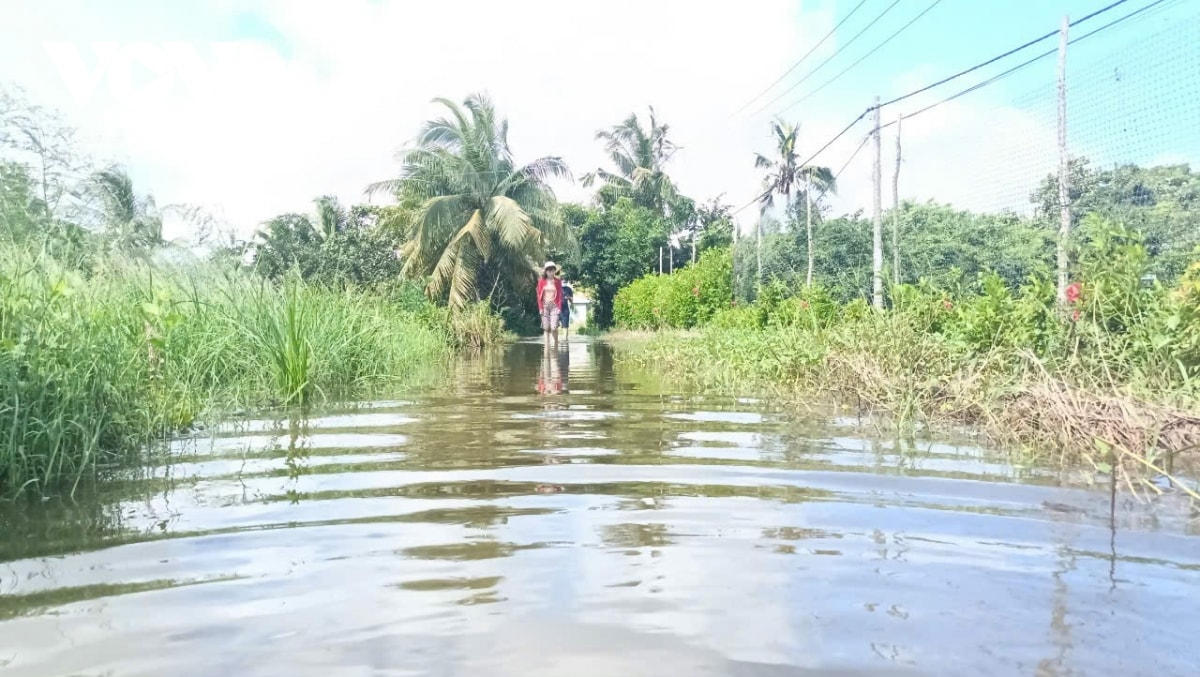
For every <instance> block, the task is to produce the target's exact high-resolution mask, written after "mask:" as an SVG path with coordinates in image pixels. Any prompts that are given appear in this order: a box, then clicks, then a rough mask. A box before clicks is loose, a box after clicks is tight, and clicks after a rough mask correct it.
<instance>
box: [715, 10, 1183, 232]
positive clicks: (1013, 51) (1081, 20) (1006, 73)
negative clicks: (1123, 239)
mask: <svg viewBox="0 0 1200 677" xmlns="http://www.w3.org/2000/svg"><path fill="white" fill-rule="evenodd" d="M1128 1H1129V0H1116V1H1115V2H1111V4H1109V5H1106V6H1104V7H1100V8H1099V10H1096V11H1094V12H1091V13H1090V14H1086V16H1084V17H1081V18H1079V19H1076V20H1074V22H1070V23H1069V24H1068V26H1075V25H1079V24H1082V23H1084V22H1087V20H1088V19H1092V18H1096V17H1098V16H1100V14H1103V13H1105V12H1109V11H1111V10H1114V8H1116V7H1118V6H1121V5H1123V4H1126V2H1128ZM1166 1H1169V0H1154V1H1153V2H1151V4H1150V5H1146V6H1144V7H1141V8H1140V10H1135V11H1133V12H1130V13H1129V14H1126V16H1124V17H1121V18H1118V19H1115V20H1112V22H1109V23H1108V24H1104V25H1103V26H1100V28H1098V29H1096V30H1093V31H1091V32H1087V34H1085V35H1081V36H1079V37H1076V38H1074V40H1072V41H1068V44H1069V43H1073V42H1079V41H1081V40H1086V38H1087V37H1091V36H1092V35H1096V34H1097V32H1100V31H1103V30H1105V29H1109V28H1111V26H1114V25H1116V24H1120V23H1122V22H1124V20H1128V19H1132V18H1134V17H1136V16H1138V14H1141V13H1142V12H1146V11H1147V10H1151V8H1153V7H1156V6H1158V5H1162V4H1163V2H1166ZM889 8H890V7H889ZM881 16H882V14H881ZM1058 32H1060V31H1052V32H1048V34H1046V35H1044V36H1042V37H1039V38H1036V40H1032V41H1030V42H1026V43H1024V44H1021V46H1019V47H1015V48H1013V49H1009V50H1008V52H1004V53H1003V54H1000V55H997V56H992V58H991V59H988V60H986V61H983V62H980V64H977V65H976V66H972V67H970V68H966V70H964V71H960V72H958V73H954V74H953V76H949V77H946V78H942V79H941V80H937V82H936V83H932V84H929V85H925V86H923V88H920V89H917V90H913V91H911V92H907V94H904V95H901V96H898V97H895V98H892V100H889V101H886V102H882V103H878V104H872V106H869V107H868V108H866V109H865V110H863V112H862V113H859V115H858V116H857V118H854V119H853V120H852V121H851V122H850V124H848V125H846V126H845V127H844V128H842V130H841V131H840V132H838V133H836V134H834V136H833V138H830V139H829V140H828V142H826V144H824V145H822V146H821V148H820V149H817V151H816V152H814V154H812V155H811V156H809V158H808V160H805V161H804V162H802V163H800V167H804V166H806V164H809V163H810V162H812V161H814V160H816V158H817V156H820V155H821V154H822V152H824V151H826V150H828V149H829V146H832V145H833V144H834V143H836V142H838V139H840V138H841V137H844V136H845V134H846V132H848V131H850V130H851V128H853V127H854V125H857V124H858V122H860V121H862V120H863V119H864V118H866V115H868V114H870V113H872V112H874V110H875V109H876V108H883V107H884V106H889V104H892V103H896V102H899V101H904V100H906V98H910V97H912V96H916V95H918V94H922V92H924V91H929V90H930V89H932V88H936V86H940V85H942V84H946V83H948V82H952V80H954V79H958V78H960V77H962V76H966V74H968V73H972V72H974V71H978V70H979V68H983V67H985V66H988V65H991V64H995V62H996V61H998V60H1001V59H1003V58H1006V56H1012V55H1013V54H1016V53H1018V52H1021V50H1024V49H1027V48H1030V47H1032V46H1033V44H1037V43H1038V42H1043V41H1045V40H1048V38H1050V37H1054V36H1056V35H1058ZM1056 52H1057V49H1051V50H1049V52H1045V53H1042V54H1038V55H1037V56H1034V58H1032V59H1030V60H1027V61H1025V62H1022V64H1018V65H1016V66H1014V67H1012V68H1009V70H1007V71H1004V72H1002V73H1000V74H997V76H994V77H992V78H989V79H988V80H984V82H982V83H978V84H976V85H973V86H971V88H967V89H966V90H962V91H960V92H958V94H954V95H952V96H949V97H947V98H944V100H942V101H940V102H937V103H935V104H931V106H926V107H925V108H923V109H920V110H918V112H916V113H912V114H908V115H905V118H913V116H916V115H919V114H922V113H925V112H928V110H930V109H932V108H935V107H937V106H941V104H942V103H947V102H949V101H953V100H955V98H958V97H960V96H965V95H967V94H970V92H972V91H976V90H978V89H982V88H984V86H988V85H989V84H992V83H995V82H997V80H1000V79H1002V78H1004V77H1008V76H1010V74H1013V73H1015V72H1018V71H1020V70H1021V68H1025V67H1028V66H1030V65H1032V64H1034V62H1037V61H1038V60H1040V59H1044V58H1046V56H1049V55H1051V54H1054V53H1056ZM894 124H895V122H894V121H893V122H888V124H886V125H881V126H880V128H881V130H882V128H886V127H890V126H892V125H894ZM764 194H766V193H760V194H758V196H756V197H755V198H754V199H752V200H750V202H748V203H746V204H745V205H743V206H742V208H739V209H738V210H737V211H734V212H733V214H738V212H740V211H743V210H745V209H748V208H749V206H750V205H752V204H754V203H756V202H758V200H760V199H762V197H763V196H764Z"/></svg>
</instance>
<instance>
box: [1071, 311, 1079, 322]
mask: <svg viewBox="0 0 1200 677" xmlns="http://www.w3.org/2000/svg"><path fill="white" fill-rule="evenodd" d="M1071 321H1072V322H1078V321H1079V311H1078V310H1076V311H1075V312H1073V313H1071Z"/></svg>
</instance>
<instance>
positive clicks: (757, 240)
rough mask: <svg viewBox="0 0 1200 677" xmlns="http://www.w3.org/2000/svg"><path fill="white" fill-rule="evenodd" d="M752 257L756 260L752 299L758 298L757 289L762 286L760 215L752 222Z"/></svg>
mask: <svg viewBox="0 0 1200 677" xmlns="http://www.w3.org/2000/svg"><path fill="white" fill-rule="evenodd" d="M754 255H755V257H757V259H758V272H757V273H755V278H756V281H755V287H754V298H758V288H759V287H761V286H762V214H759V215H758V220H757V221H755V222H754Z"/></svg>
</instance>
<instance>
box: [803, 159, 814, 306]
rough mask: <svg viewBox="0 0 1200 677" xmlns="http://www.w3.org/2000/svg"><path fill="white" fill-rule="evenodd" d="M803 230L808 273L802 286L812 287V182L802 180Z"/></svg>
mask: <svg viewBox="0 0 1200 677" xmlns="http://www.w3.org/2000/svg"><path fill="white" fill-rule="evenodd" d="M804 228H805V230H806V231H807V235H808V272H807V273H806V274H805V275H804V286H805V287H811V286H812V276H813V236H812V182H811V181H809V180H808V179H805V180H804Z"/></svg>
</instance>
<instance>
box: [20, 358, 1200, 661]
mask: <svg viewBox="0 0 1200 677" xmlns="http://www.w3.org/2000/svg"><path fill="white" fill-rule="evenodd" d="M853 423H854V422H853V421H843V420H841V419H839V418H837V417H836V416H816V415H813V416H807V417H797V416H792V415H788V414H786V413H785V412H781V411H777V410H775V409H773V408H771V407H770V406H768V405H767V404H765V403H763V402H759V401H756V400H752V399H724V398H713V397H703V396H700V395H698V394H696V393H690V392H683V391H681V390H678V389H677V388H675V387H674V385H673V384H670V383H665V384H664V383H659V382H656V381H654V380H653V379H651V378H649V377H648V376H647V375H645V374H642V373H638V372H635V371H629V370H627V368H626V367H624V365H622V364H621V363H619V362H616V361H614V359H613V356H612V353H611V351H610V350H609V349H608V348H607V347H606V346H605V345H603V344H601V343H595V342H590V341H587V340H581V339H579V338H576V339H574V340H572V341H571V342H569V343H567V342H563V343H562V344H560V345H559V346H550V347H546V346H543V345H541V344H540V343H523V344H518V345H516V346H513V347H512V348H511V349H510V350H508V351H505V352H504V353H502V354H495V355H485V356H482V357H480V358H478V359H475V360H470V361H467V362H465V363H464V364H462V365H460V367H459V368H458V369H457V370H456V372H455V373H453V374H451V375H449V376H448V378H447V379H446V383H445V385H444V387H441V388H438V389H436V390H433V391H431V392H428V393H426V394H423V395H421V396H419V397H414V398H412V399H410V400H406V401H382V400H380V401H373V402H366V403H362V404H359V405H356V406H352V407H339V408H334V409H330V410H328V411H322V412H316V413H313V414H311V415H309V416H300V415H297V414H293V415H290V416H286V415H285V416H282V417H276V418H272V417H261V418H255V419H251V420H243V421H237V422H230V423H228V424H225V425H221V426H217V427H215V428H214V429H213V430H212V431H211V436H209V437H204V438H197V439H191V440H181V441H178V442H176V443H173V444H172V445H171V447H170V455H171V459H172V462H171V463H169V464H167V463H164V464H162V465H158V466H155V467H152V468H147V469H146V470H145V472H144V473H143V476H141V477H139V478H137V479H129V480H126V481H124V482H118V483H115V484H113V485H111V486H109V487H107V488H106V489H105V490H104V491H103V492H99V493H95V494H93V495H88V496H84V497H83V498H82V499H81V500H79V501H78V502H76V503H65V502H59V501H48V502H45V503H42V504H38V505H21V506H12V505H8V506H0V528H2V529H3V533H4V538H3V539H0V667H2V668H3V669H4V670H3V672H4V674H5V675H6V676H7V675H14V676H24V675H29V676H37V677H43V676H55V675H109V674H111V675H155V676H158V675H164V674H170V675H177V676H180V675H181V676H188V675H197V676H199V675H214V674H238V675H278V674H287V675H310V674H311V675H322V676H324V675H399V674H406V675H407V674H438V675H440V674H470V675H484V674H486V675H518V674H520V675H527V674H531V673H536V674H543V675H589V674H595V675H615V674H619V675H623V676H627V675H663V674H670V675H809V674H823V675H834V674H844V675H850V674H861V675H868V674H870V675H880V674H883V675H886V674H919V675H962V674H969V675H1036V676H1039V677H1040V676H1045V677H1051V676H1060V675H1102V674H1103V675H1108V674H1120V675H1124V676H1139V675H1156V676H1157V675H1190V674H1194V669H1195V666H1196V665H1200V655H1198V652H1197V648H1196V645H1195V642H1194V638H1193V635H1194V632H1193V631H1192V629H1193V628H1195V627H1197V625H1198V624H1200V613H1198V612H1197V611H1196V609H1195V605H1194V604H1193V603H1191V602H1190V601H1189V600H1190V598H1191V596H1192V595H1194V590H1195V589H1196V585H1197V584H1198V583H1200V539H1197V537H1196V536H1197V527H1196V525H1195V523H1194V522H1193V521H1192V520H1191V519H1190V516H1189V512H1188V506H1187V505H1186V504H1185V503H1183V502H1182V501H1181V500H1179V499H1178V497H1174V496H1165V497H1163V498H1162V499H1160V500H1159V501H1158V503H1157V505H1155V506H1153V508H1152V509H1151V508H1148V507H1146V506H1144V505H1141V504H1139V503H1136V502H1133V501H1128V500H1125V499H1124V498H1123V497H1120V496H1118V495H1114V494H1111V493H1110V492H1109V491H1108V490H1107V488H1098V489H1086V488H1072V487H1068V486H1063V483H1062V482H1060V481H1059V479H1058V478H1056V477H1054V476H1052V475H1049V474H1047V473H1036V472H1031V471H1028V470H1020V469H1016V468H1013V467H1011V466H1009V465H1007V464H1005V463H1003V462H1002V461H1001V460H999V459H998V458H996V457H995V456H993V455H992V454H989V453H987V452H986V450H983V449H980V448H978V447H974V446H971V445H969V444H965V443H956V442H955V441H953V440H940V441H925V440H913V439H901V440H891V439H878V438H871V437H865V436H863V435H862V433H861V430H860V429H859V428H857V427H855V426H854V425H853Z"/></svg>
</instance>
